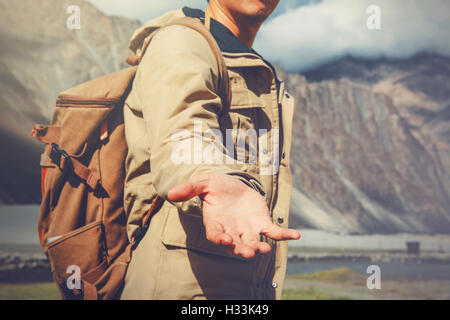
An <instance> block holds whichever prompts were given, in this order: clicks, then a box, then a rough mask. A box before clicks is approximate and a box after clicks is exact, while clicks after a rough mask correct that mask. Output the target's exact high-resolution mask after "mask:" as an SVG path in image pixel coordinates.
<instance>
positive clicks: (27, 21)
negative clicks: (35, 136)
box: [0, 0, 140, 203]
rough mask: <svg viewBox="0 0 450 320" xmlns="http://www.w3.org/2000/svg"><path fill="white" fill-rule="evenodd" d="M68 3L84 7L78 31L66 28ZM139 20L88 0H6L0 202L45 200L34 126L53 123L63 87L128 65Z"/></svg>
mask: <svg viewBox="0 0 450 320" xmlns="http://www.w3.org/2000/svg"><path fill="white" fill-rule="evenodd" d="M70 5H77V6H79V7H80V9H81V29H79V30H76V29H75V30H69V29H68V28H67V27H66V21H67V19H68V18H69V16H70V14H67V12H66V11H67V8H68V7H69V6H70ZM139 25H140V23H139V21H137V20H136V21H134V20H129V19H125V18H120V17H111V16H106V15H104V14H103V13H102V12H100V11H99V10H98V9H97V8H95V7H94V6H92V5H91V4H90V3H88V2H85V1H82V0H70V1H69V0H45V1H36V0H16V1H10V0H0V43H1V45H0V85H1V91H2V93H1V96H0V108H1V117H0V148H1V150H2V159H1V165H0V176H1V177H2V179H1V184H0V203H30V202H34V203H36V202H38V201H39V198H40V191H39V190H40V189H39V183H40V182H39V181H40V180H39V175H40V169H39V153H40V151H41V150H42V145H41V144H39V143H37V142H34V141H33V140H32V139H30V138H29V132H30V130H31V128H32V126H33V124H34V123H35V122H37V123H48V121H49V120H48V119H49V118H50V116H51V112H52V108H53V107H54V104H55V99H56V96H57V94H58V93H59V92H61V91H63V90H65V89H67V88H70V87H72V86H74V85H76V84H78V83H81V82H84V81H87V80H89V79H91V78H94V77H97V76H100V75H102V74H106V73H109V72H112V71H114V70H117V69H119V68H121V67H124V66H125V65H126V64H125V58H126V57H127V55H128V53H129V51H128V41H129V38H130V36H131V34H132V32H133V31H134V30H135V29H136V28H137V27H138V26H139Z"/></svg>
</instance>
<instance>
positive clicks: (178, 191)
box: [168, 175, 208, 202]
mask: <svg viewBox="0 0 450 320" xmlns="http://www.w3.org/2000/svg"><path fill="white" fill-rule="evenodd" d="M207 185H208V180H207V179H206V178H204V177H203V175H202V176H200V175H199V176H197V177H194V178H193V179H192V180H191V181H188V182H184V183H182V184H179V185H177V186H175V187H173V188H172V189H170V191H169V194H168V198H169V200H170V201H175V202H181V201H187V200H189V199H192V198H193V197H195V196H198V195H201V194H202V193H205V192H206V188H207Z"/></svg>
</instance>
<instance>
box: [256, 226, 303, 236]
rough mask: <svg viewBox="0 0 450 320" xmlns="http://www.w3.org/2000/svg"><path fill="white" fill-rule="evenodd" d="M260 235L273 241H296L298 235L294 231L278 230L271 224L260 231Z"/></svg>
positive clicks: (278, 228)
mask: <svg viewBox="0 0 450 320" xmlns="http://www.w3.org/2000/svg"><path fill="white" fill-rule="evenodd" d="M261 233H262V234H264V235H265V236H267V237H269V238H271V239H273V240H298V239H300V233H299V232H298V231H297V230H294V229H287V228H280V227H278V226H276V225H274V224H271V225H269V226H267V227H265V228H263V229H262V230H261Z"/></svg>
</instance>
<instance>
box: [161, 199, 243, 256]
mask: <svg viewBox="0 0 450 320" xmlns="http://www.w3.org/2000/svg"><path fill="white" fill-rule="evenodd" d="M165 214H166V216H165V218H164V224H163V229H162V233H161V241H162V243H163V244H164V245H166V246H172V247H177V248H185V249H189V250H195V251H199V252H203V253H208V254H213V255H219V256H224V257H229V258H234V259H239V260H243V261H251V260H249V259H245V258H242V257H238V256H235V255H233V254H230V253H228V252H227V250H226V248H225V247H224V246H221V245H215V244H213V243H212V242H210V241H209V240H208V239H206V230H205V227H204V226H203V218H202V217H199V216H193V215H187V214H183V213H179V212H178V210H177V208H176V207H174V206H171V207H170V208H168V210H167V211H166V212H165Z"/></svg>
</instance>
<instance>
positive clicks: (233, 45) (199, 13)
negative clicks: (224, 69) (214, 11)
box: [182, 7, 280, 90]
mask: <svg viewBox="0 0 450 320" xmlns="http://www.w3.org/2000/svg"><path fill="white" fill-rule="evenodd" d="M182 11H183V13H184V15H185V16H187V17H191V18H197V19H200V20H201V21H202V22H203V23H204V20H205V12H204V11H203V10H200V9H193V8H189V7H183V8H182ZM210 32H211V34H212V35H213V36H214V39H215V40H216V42H217V45H218V46H219V48H220V50H221V51H223V52H224V53H230V54H246V53H250V54H255V55H257V56H258V57H259V58H261V60H263V61H264V62H265V63H266V64H267V65H268V66H269V67H270V68H271V69H272V72H273V74H274V75H275V82H276V84H277V89H278V90H279V89H280V80H279V79H278V77H277V75H276V71H275V68H274V67H273V66H272V64H271V63H270V62H268V61H267V60H265V59H264V58H263V57H262V56H261V55H260V54H259V53H257V52H256V51H255V50H253V49H249V48H248V47H247V46H246V45H245V44H243V43H242V42H241V40H239V39H238V38H237V37H236V36H235V35H234V34H233V33H232V32H231V31H230V30H229V29H228V28H227V27H225V26H224V25H223V24H221V23H220V22H218V21H217V20H214V19H212V18H211V30H210Z"/></svg>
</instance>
